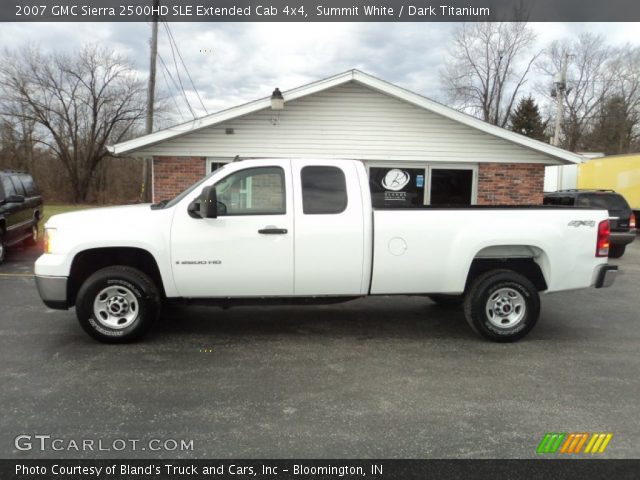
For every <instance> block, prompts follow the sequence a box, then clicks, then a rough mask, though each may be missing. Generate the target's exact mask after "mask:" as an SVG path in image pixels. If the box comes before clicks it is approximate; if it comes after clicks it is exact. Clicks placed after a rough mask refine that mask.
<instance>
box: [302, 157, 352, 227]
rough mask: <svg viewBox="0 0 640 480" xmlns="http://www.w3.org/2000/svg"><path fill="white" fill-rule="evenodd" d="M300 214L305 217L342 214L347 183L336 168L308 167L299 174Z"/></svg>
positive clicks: (341, 172) (345, 203)
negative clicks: (300, 185) (300, 182)
mask: <svg viewBox="0 0 640 480" xmlns="http://www.w3.org/2000/svg"><path fill="white" fill-rule="evenodd" d="M300 177H301V181H302V212H303V213H304V214H306V215H321V214H325V215H330V214H337V213H342V212H344V211H345V209H346V208H347V182H346V180H345V177H344V172H343V171H342V170H341V169H339V168H338V167H321V166H317V167H316V166H310V167H304V168H303V169H302V171H301V172H300Z"/></svg>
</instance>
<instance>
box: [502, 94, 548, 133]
mask: <svg viewBox="0 0 640 480" xmlns="http://www.w3.org/2000/svg"><path fill="white" fill-rule="evenodd" d="M546 128H547V122H543V121H542V116H541V115H540V110H539V109H538V105H537V104H536V102H535V100H534V99H533V98H532V97H531V96H529V97H527V98H523V99H521V100H520V102H519V103H518V107H517V108H516V109H515V110H514V111H513V113H512V114H511V117H510V118H509V129H510V130H512V131H514V132H517V133H520V134H522V135H525V136H527V137H530V138H534V139H536V140H541V141H544V140H546V134H545V130H546Z"/></svg>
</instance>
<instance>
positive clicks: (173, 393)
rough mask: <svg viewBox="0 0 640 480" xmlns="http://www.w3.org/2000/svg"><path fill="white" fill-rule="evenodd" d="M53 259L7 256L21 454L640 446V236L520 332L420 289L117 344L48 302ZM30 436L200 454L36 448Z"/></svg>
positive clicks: (166, 327)
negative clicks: (44, 277) (499, 329)
mask: <svg viewBox="0 0 640 480" xmlns="http://www.w3.org/2000/svg"><path fill="white" fill-rule="evenodd" d="M36 256H37V253H36V252H35V251H25V250H20V249H18V250H14V251H11V252H10V253H9V257H8V259H7V263H6V264H5V265H2V266H0V365H1V366H0V409H1V411H2V415H1V416H0V457H3V458H13V459H19V458H40V457H48V458H65V457H87V458H110V457H122V456H124V457H128V458H135V457H142V458H152V457H158V456H164V457H167V458H180V457H208V458H231V457H233V458H281V457H289V458H293V457H298V458H300V457H302V458H455V457H463V458H527V457H535V456H536V453H535V449H536V447H537V445H538V443H539V441H540V439H541V438H542V436H543V435H544V434H545V433H546V432H612V433H613V434H614V437H613V440H612V441H611V443H610V445H609V447H608V448H607V451H606V453H605V454H603V455H602V456H603V457H606V458H638V457H640V421H639V420H638V419H639V418H640V379H639V374H640V355H639V352H640V328H638V327H639V321H638V319H639V317H640V315H639V314H638V312H639V310H640V287H639V285H640V241H636V242H635V243H634V244H633V245H632V246H631V247H630V248H628V250H627V253H626V255H625V256H624V257H623V258H622V259H620V260H619V261H615V262H614V263H617V264H619V265H620V266H621V269H622V270H623V275H620V276H619V277H618V279H617V283H616V284H615V285H614V286H613V287H611V288H609V289H602V290H594V289H591V290H583V291H576V292H568V293H562V294H555V295H549V296H545V297H543V311H542V317H541V320H540V322H539V324H538V326H537V327H536V328H535V329H534V331H533V332H532V333H531V334H530V335H529V336H528V337H527V338H526V339H524V340H523V341H521V342H519V343H515V344H508V345H501V344H494V343H489V342H486V341H484V340H481V339H480V338H479V337H477V336H476V335H475V334H474V333H473V332H472V331H471V330H470V329H469V328H468V326H467V324H466V322H465V321H464V318H463V317H462V312H461V311H460V310H457V309H453V310H450V309H446V308H442V307H439V306H437V305H435V304H433V303H431V302H430V301H429V300H428V299H426V298H405V297H388V298H387V297H384V298H372V299H364V300H358V301H354V302H351V303H346V304H341V305H334V306H310V307H266V308H265V307H251V308H249V307H241V308H232V309H229V310H222V309H218V308H206V307H172V308H169V309H167V310H165V311H164V312H163V315H162V317H161V319H160V321H159V323H158V324H157V326H156V328H155V330H154V332H153V333H152V335H150V336H149V337H147V338H146V339H145V341H144V342H142V343H138V344H133V345H121V346H118V345H102V344H99V343H96V342H95V341H93V340H92V339H90V338H89V337H88V336H87V335H86V334H85V333H84V332H83V331H82V330H81V329H80V327H79V326H78V324H77V322H76V320H75V314H74V312H73V310H71V311H68V312H60V311H54V310H49V309H47V308H46V307H45V306H44V305H43V304H42V303H41V302H40V299H39V297H38V295H37V292H36V289H35V284H34V280H33V278H32V276H31V272H32V265H33V260H34V259H35V258H36ZM21 434H27V435H37V434H50V435H52V436H53V437H57V438H63V439H66V440H67V441H68V440H71V439H73V440H75V441H78V442H80V441H81V440H82V439H87V438H88V439H105V442H106V444H107V445H111V440H113V439H141V440H143V441H144V440H148V439H152V438H156V439H186V440H193V451H184V452H181V451H173V452H149V451H148V450H145V451H143V450H137V451H130V450H127V451H126V453H125V454H123V453H120V452H115V451H102V452H95V451H94V452H91V451H87V452H77V451H73V450H70V451H60V452H53V451H45V452H39V451H37V450H32V451H18V450H16V449H15V447H14V438H15V437H16V436H17V435H21ZM581 456H583V457H584V456H585V455H581Z"/></svg>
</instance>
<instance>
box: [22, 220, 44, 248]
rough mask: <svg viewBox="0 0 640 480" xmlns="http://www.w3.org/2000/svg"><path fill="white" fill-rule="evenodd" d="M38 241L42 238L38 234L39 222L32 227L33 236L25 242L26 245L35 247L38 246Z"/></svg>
mask: <svg viewBox="0 0 640 480" xmlns="http://www.w3.org/2000/svg"><path fill="white" fill-rule="evenodd" d="M38 240H40V236H39V234H38V221H37V220H36V222H35V223H34V224H33V225H32V226H31V235H30V236H29V237H27V238H25V240H24V244H25V245H27V246H29V247H33V246H34V245H37V244H38Z"/></svg>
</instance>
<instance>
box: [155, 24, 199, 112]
mask: <svg viewBox="0 0 640 480" xmlns="http://www.w3.org/2000/svg"><path fill="white" fill-rule="evenodd" d="M162 23H163V25H164V28H165V30H166V29H167V23H166V22H162ZM169 46H170V47H171V56H172V57H173V65H174V66H175V69H176V77H178V83H179V84H180V87H179V88H180V90H181V91H182V96H183V97H184V99H185V102H187V107H188V108H189V112H191V116H192V117H193V118H196V114H195V112H194V111H193V108H192V107H191V103H189V98H188V97H187V92H185V90H184V85H183V84H182V78H181V77H180V69H179V68H178V61H177V60H176V52H175V50H174V48H173V43H171V40H169Z"/></svg>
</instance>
